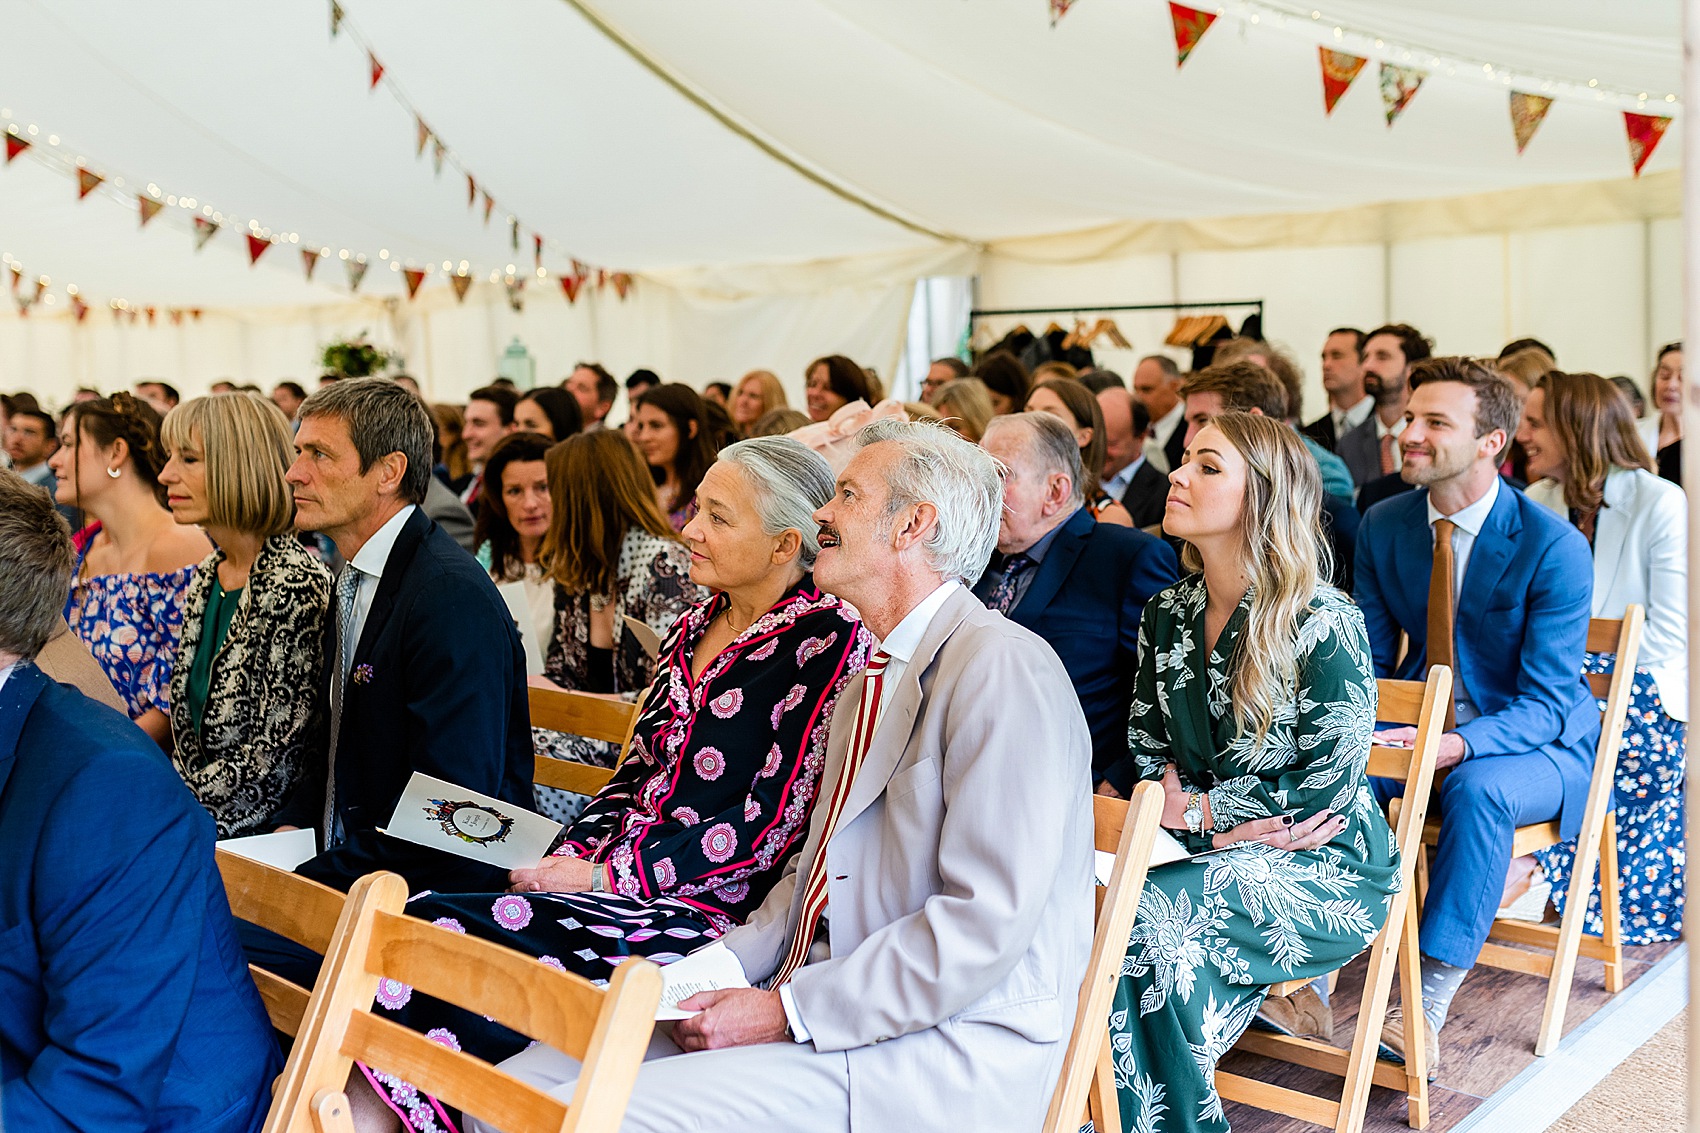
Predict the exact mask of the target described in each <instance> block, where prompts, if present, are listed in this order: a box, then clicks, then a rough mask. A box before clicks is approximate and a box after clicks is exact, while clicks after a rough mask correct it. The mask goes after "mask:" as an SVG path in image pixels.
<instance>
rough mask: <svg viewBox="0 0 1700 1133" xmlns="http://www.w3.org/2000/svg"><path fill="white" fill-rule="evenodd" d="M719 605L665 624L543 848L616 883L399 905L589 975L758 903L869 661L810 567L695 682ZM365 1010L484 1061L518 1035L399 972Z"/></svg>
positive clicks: (438, 1120) (409, 1112)
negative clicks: (612, 739)
mask: <svg viewBox="0 0 1700 1133" xmlns="http://www.w3.org/2000/svg"><path fill="white" fill-rule="evenodd" d="M726 602H727V599H726V596H725V595H724V594H716V595H714V596H713V597H712V598H710V599H709V600H708V601H707V602H704V603H702V604H701V605H698V606H695V607H692V608H691V609H690V610H689V611H687V612H686V614H685V616H684V617H682V618H680V619H679V621H678V623H677V624H676V625H675V626H674V629H673V633H672V635H671V636H670V638H669V640H668V641H667V642H666V643H665V644H664V645H663V647H662V650H661V654H660V657H659V658H658V661H657V668H656V676H655V683H654V685H653V686H652V687H651V690H650V696H649V702H648V704H647V705H646V706H645V708H644V712H643V715H642V716H640V717H639V719H638V725H637V730H636V732H635V733H634V735H633V739H632V748H631V753H630V755H629V756H627V758H626V761H625V762H624V763H623V764H621V765H620V769H619V770H618V771H617V772H616V773H615V775H614V779H613V780H612V781H611V782H610V783H609V784H608V786H606V787H604V788H603V789H602V791H601V792H600V793H599V794H598V795H597V796H596V798H595V799H593V800H592V801H591V803H590V805H589V806H587V807H586V808H585V810H584V813H583V814H581V815H580V816H579V818H578V820H577V821H575V822H574V823H573V824H572V825H571V826H570V827H568V829H567V831H566V833H565V835H564V840H563V842H562V845H561V847H560V849H559V850H557V851H556V853H557V854H565V855H571V856H574V857H578V858H582V859H585V860H587V861H592V862H606V863H608V866H609V874H610V877H611V883H612V889H613V890H614V891H613V892H611V893H527V894H523V895H521V894H517V893H483V894H459V895H447V894H432V893H422V894H420V895H419V896H417V897H415V898H414V899H413V900H412V901H410V902H409V903H408V907H407V911H408V913H409V914H411V915H413V916H417V917H422V918H424V919H425V920H429V921H433V922H435V923H436V924H438V925H440V926H442V927H443V928H446V929H449V930H450V931H454V932H470V933H473V934H474V935H476V936H480V937H483V938H485V939H487V940H494V941H496V942H497V943H499V944H504V945H507V946H508V947H510V948H514V949H517V950H519V951H521V952H527V953H530V954H531V955H533V956H536V957H538V959H539V960H540V961H541V962H542V963H545V964H549V965H551V966H554V967H558V968H561V969H563V970H566V971H570V972H573V973H575V974H577V975H581V976H584V977H585V978H587V979H591V980H595V981H599V982H600V981H605V980H606V978H607V976H608V973H609V972H610V971H611V970H612V968H613V967H614V965H616V964H618V963H620V962H622V961H624V960H626V959H628V958H629V957H632V956H644V957H647V958H649V959H651V960H654V961H656V962H657V963H662V964H666V963H671V962H672V961H674V960H677V959H679V958H680V957H681V956H683V955H684V954H685V953H687V952H690V951H692V950H693V949H695V948H698V947H700V946H702V945H703V944H706V943H708V941H710V940H712V939H714V938H717V937H719V936H721V935H722V934H723V933H725V932H726V931H727V930H729V929H731V928H733V927H734V926H736V925H738V924H740V923H742V922H743V920H744V919H745V918H746V917H747V916H749V914H750V913H752V912H754V911H755V909H756V907H757V906H759V905H760V904H761V902H762V900H763V899H764V898H765V897H766V896H767V892H768V890H769V889H771V888H772V887H773V884H774V882H776V881H778V879H779V875H780V872H781V870H782V869H783V868H784V865H785V862H786V860H787V859H788V858H789V857H790V856H791V854H792V853H793V852H795V850H796V849H797V848H798V847H800V846H801V844H802V839H803V836H804V834H805V833H806V832H807V829H808V820H809V813H810V811H811V810H812V808H813V805H814V801H815V796H816V794H817V790H818V788H819V785H820V775H821V768H822V766H823V765H824V763H825V759H826V740H827V723H828V721H829V720H830V719H831V717H832V709H833V705H834V703H835V702H836V701H837V698H838V695H839V693H840V692H842V691H843V689H844V686H845V685H846V684H847V683H848V682H849V680H850V678H851V677H853V676H855V675H856V674H857V673H859V672H861V671H862V669H863V668H865V667H866V666H867V661H868V654H869V652H870V648H871V641H872V639H871V637H870V636H869V634H868V632H867V631H866V630H865V629H863V627H862V623H861V621H860V620H859V618H858V617H857V615H856V613H855V611H854V610H852V609H851V608H850V607H848V606H846V605H844V604H843V603H842V602H840V601H839V600H838V599H836V598H833V597H831V596H830V595H826V594H823V593H821V591H820V590H819V589H817V588H816V586H815V584H814V580H813V578H811V577H809V576H807V575H805V576H804V577H803V580H802V581H801V582H800V583H799V584H798V585H797V586H796V587H794V588H793V589H792V590H791V591H790V592H789V593H788V594H786V595H785V596H784V597H783V598H781V599H780V600H779V602H778V603H777V604H775V605H774V606H773V608H772V609H770V610H768V611H767V613H765V614H763V615H762V616H761V617H759V618H757V619H756V620H755V622H754V623H753V624H751V626H750V627H749V628H748V629H746V630H745V631H744V632H743V633H742V634H740V635H738V637H737V638H736V639H735V640H734V641H733V642H732V643H731V644H730V645H728V646H727V647H726V648H725V649H723V650H722V651H721V652H720V653H719V655H718V656H716V657H715V658H714V660H713V661H712V662H710V663H709V666H708V667H707V668H706V669H704V670H703V673H702V676H701V678H700V679H697V680H692V678H691V659H692V656H693V655H694V653H695V650H696V646H697V643H698V642H700V641H701V640H702V637H703V635H704V634H705V633H706V632H707V630H708V627H709V625H710V623H711V622H713V620H714V619H715V617H716V616H718V615H719V614H720V612H721V610H722V609H723V608H724V607H725V605H726ZM377 1002H378V1005H379V1007H380V1008H382V1009H383V1010H384V1011H385V1012H386V1013H391V1014H392V1017H394V1018H396V1019H398V1021H400V1022H404V1023H406V1024H407V1025H408V1026H410V1027H413V1028H415V1029H416V1030H421V1031H424V1032H425V1033H426V1034H427V1035H428V1036H429V1037H431V1038H433V1039H435V1040H436V1041H438V1042H440V1043H443V1044H444V1045H446V1046H449V1047H452V1048H453V1049H456V1050H467V1051H469V1052H471V1053H474V1054H476V1055H478V1056H479V1057H480V1058H484V1059H487V1060H489V1061H492V1062H494V1061H498V1060H500V1059H502V1058H506V1057H508V1056H509V1055H512V1054H516V1053H518V1052H519V1051H520V1050H521V1049H522V1048H523V1047H524V1046H525V1045H526V1043H525V1040H524V1039H521V1038H520V1037H519V1036H518V1035H515V1034H514V1033H513V1032H512V1031H509V1030H507V1029H506V1028H503V1027H500V1026H498V1025H497V1024H494V1023H491V1022H489V1021H487V1020H484V1019H481V1018H479V1017H477V1016H474V1015H472V1014H470V1013H469V1012H465V1011H461V1010H459V1009H458V1008H452V1007H448V1006H446V1005H444V1004H442V1003H440V1002H438V1001H436V1000H432V999H430V998H428V997H426V996H423V995H417V996H416V995H415V994H414V993H413V991H412V989H411V988H409V987H407V986H406V985H404V984H401V983H397V982H395V981H386V982H385V983H384V984H382V985H380V987H379V989H378V996H377ZM368 1074H369V1075H370V1076H371V1077H372V1078H373V1079H374V1081H376V1082H377V1083H378V1084H379V1086H380V1087H381V1089H382V1091H383V1092H386V1093H387V1096H388V1098H389V1100H390V1102H391V1104H392V1105H393V1106H394V1108H395V1109H396V1111H397V1112H398V1113H399V1114H400V1115H401V1116H402V1117H403V1119H404V1120H405V1121H406V1123H407V1125H408V1126H409V1128H412V1129H415V1130H439V1129H452V1128H454V1126H453V1125H452V1124H451V1123H450V1119H449V1117H448V1115H447V1114H446V1112H445V1111H444V1110H443V1108H442V1107H441V1106H439V1105H438V1104H437V1102H436V1101H435V1100H434V1099H432V1098H429V1097H427V1096H426V1095H424V1094H421V1093H419V1092H418V1091H416V1090H415V1089H414V1088H413V1087H412V1086H410V1085H408V1084H407V1083H405V1082H400V1081H397V1080H396V1079H394V1078H392V1077H390V1076H388V1075H384V1074H376V1073H373V1072H371V1071H368Z"/></svg>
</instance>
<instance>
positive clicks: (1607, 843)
mask: <svg viewBox="0 0 1700 1133" xmlns="http://www.w3.org/2000/svg"><path fill="white" fill-rule="evenodd" d="M1622 896H1623V879H1622V877H1621V876H1620V875H1619V873H1618V864H1617V815H1616V814H1608V815H1606V825H1605V830H1604V831H1602V832H1601V834H1600V915H1601V917H1602V919H1603V920H1604V921H1605V935H1604V936H1603V937H1602V938H1601V939H1602V940H1603V941H1604V943H1605V946H1606V947H1607V948H1610V949H1611V959H1610V960H1607V961H1606V980H1605V983H1606V990H1607V991H1608V992H1610V993H1611V994H1613V995H1616V994H1617V993H1618V992H1620V991H1622V990H1623V987H1624V984H1625V983H1626V982H1627V981H1626V980H1625V979H1624V977H1623V904H1622Z"/></svg>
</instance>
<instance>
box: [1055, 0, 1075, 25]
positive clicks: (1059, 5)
mask: <svg viewBox="0 0 1700 1133" xmlns="http://www.w3.org/2000/svg"><path fill="white" fill-rule="evenodd" d="M1072 7H1074V0H1051V26H1052V27H1056V26H1057V21H1058V20H1060V19H1062V18H1063V17H1064V16H1066V15H1068V10H1069V9H1070V8H1072Z"/></svg>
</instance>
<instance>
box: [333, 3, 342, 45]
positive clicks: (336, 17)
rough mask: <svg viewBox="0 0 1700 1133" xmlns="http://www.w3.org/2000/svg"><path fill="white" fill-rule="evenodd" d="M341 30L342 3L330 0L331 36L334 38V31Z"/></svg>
mask: <svg viewBox="0 0 1700 1133" xmlns="http://www.w3.org/2000/svg"><path fill="white" fill-rule="evenodd" d="M341 30H342V5H341V4H338V3H337V2H336V0H331V38H332V39H335V38H336V33H337V32H339V31H341Z"/></svg>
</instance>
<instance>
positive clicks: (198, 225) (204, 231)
mask: <svg viewBox="0 0 1700 1133" xmlns="http://www.w3.org/2000/svg"><path fill="white" fill-rule="evenodd" d="M217 231H218V222H217V221H214V220H208V219H207V218H206V217H204V216H197V217H196V218H195V251H197V252H198V251H200V250H201V249H202V248H205V247H206V246H207V241H208V240H211V239H212V238H213V233H215V232H217Z"/></svg>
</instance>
